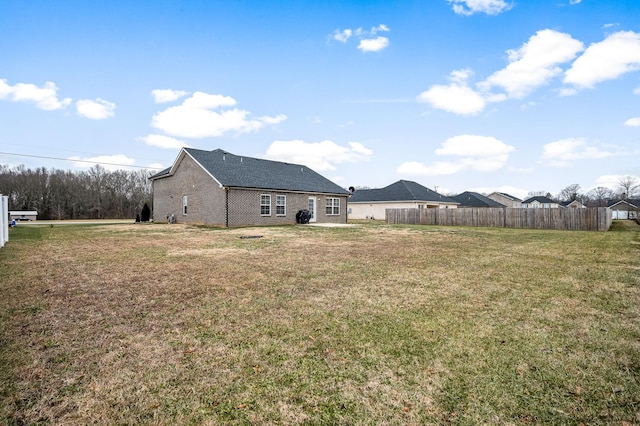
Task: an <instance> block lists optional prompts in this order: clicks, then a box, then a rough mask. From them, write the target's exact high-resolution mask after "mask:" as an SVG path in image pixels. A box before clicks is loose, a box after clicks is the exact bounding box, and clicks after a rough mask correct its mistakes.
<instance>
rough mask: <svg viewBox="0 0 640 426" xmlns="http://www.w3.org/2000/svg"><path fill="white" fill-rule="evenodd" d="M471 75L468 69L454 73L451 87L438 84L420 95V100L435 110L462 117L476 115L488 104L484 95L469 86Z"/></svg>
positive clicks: (451, 77)
mask: <svg viewBox="0 0 640 426" xmlns="http://www.w3.org/2000/svg"><path fill="white" fill-rule="evenodd" d="M470 75H471V71H470V70H468V69H464V70H456V71H452V72H451V75H450V77H449V79H450V80H451V81H452V83H451V84H449V85H440V84H436V85H433V86H431V87H430V88H429V89H428V90H426V91H424V92H422V93H420V94H419V95H418V100H419V101H421V102H426V103H428V104H430V105H431V106H432V107H433V108H436V109H441V110H444V111H448V112H452V113H454V114H460V115H475V114H477V113H479V112H481V111H482V110H484V108H485V105H486V102H485V99H484V98H483V97H482V95H481V94H480V93H478V92H476V91H475V90H473V89H471V88H470V87H469V86H467V83H466V80H467V79H468V78H469V76H470Z"/></svg>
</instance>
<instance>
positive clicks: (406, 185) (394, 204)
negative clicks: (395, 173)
mask: <svg viewBox="0 0 640 426" xmlns="http://www.w3.org/2000/svg"><path fill="white" fill-rule="evenodd" d="M457 206H458V203H457V202H456V201H455V200H452V199H451V198H449V197H445V196H444V195H440V194H438V193H437V192H435V191H432V190H431V189H429V188H427V187H425V186H422V185H420V184H418V183H416V182H413V181H409V180H399V181H398V182H395V183H392V184H391V185H389V186H385V187H384V188H379V189H360V190H357V191H355V192H353V194H351V197H350V198H349V219H384V218H385V210H386V209H406V208H425V209H431V208H436V209H437V208H440V209H442V208H456V207H457Z"/></svg>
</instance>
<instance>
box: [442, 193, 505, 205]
mask: <svg viewBox="0 0 640 426" xmlns="http://www.w3.org/2000/svg"><path fill="white" fill-rule="evenodd" d="M451 198H453V199H454V200H456V201H457V202H458V203H460V205H459V206H458V207H472V208H473V207H494V208H504V207H506V206H505V205H504V204H501V203H499V202H497V201H494V200H492V199H491V198H489V197H485V196H484V195H482V194H479V193H477V192H472V191H465V192H463V193H462V194H458V195H456V196H455V197H451Z"/></svg>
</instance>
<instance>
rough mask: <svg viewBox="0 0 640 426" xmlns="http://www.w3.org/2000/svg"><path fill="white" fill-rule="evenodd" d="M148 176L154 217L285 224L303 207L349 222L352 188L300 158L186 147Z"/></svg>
mask: <svg viewBox="0 0 640 426" xmlns="http://www.w3.org/2000/svg"><path fill="white" fill-rule="evenodd" d="M149 179H150V180H151V182H152V185H153V221H154V222H167V221H169V222H178V223H194V224H206V225H217V226H226V227H233V226H250V225H286V224H294V223H296V214H297V213H298V211H300V210H309V212H310V215H311V217H310V222H327V223H346V222H347V198H348V196H349V191H347V190H345V189H344V188H341V187H340V186H338V185H337V184H335V183H333V182H331V181H330V180H329V179H327V178H325V177H323V176H321V175H320V174H318V173H316V172H315V171H313V170H311V169H310V168H309V167H307V166H304V165H301V164H291V163H284V162H279V161H271V160H263V159H259V158H252V157H245V156H239V155H234V154H231V153H229V152H227V151H224V150H222V149H215V150H213V151H204V150H200V149H193V148H182V149H181V150H180V153H179V154H178V157H177V158H176V160H175V161H174V163H173V165H172V166H171V167H169V168H167V169H165V170H162V171H161V172H159V173H157V174H155V175H153V176H151V177H150V178H149Z"/></svg>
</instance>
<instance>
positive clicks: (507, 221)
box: [385, 207, 612, 231]
mask: <svg viewBox="0 0 640 426" xmlns="http://www.w3.org/2000/svg"><path fill="white" fill-rule="evenodd" d="M385 219H386V222H387V223H389V224H413V225H443V226H475V227H492V228H528V229H558V230H572V231H607V230H608V229H609V227H610V226H611V220H612V214H611V210H609V209H607V208H605V207H597V208H587V209H564V208H558V209H522V208H520V209H518V208H460V209H386V211H385Z"/></svg>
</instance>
